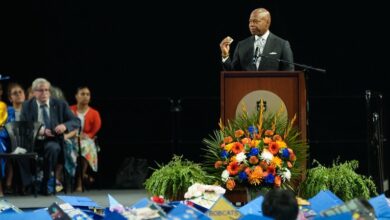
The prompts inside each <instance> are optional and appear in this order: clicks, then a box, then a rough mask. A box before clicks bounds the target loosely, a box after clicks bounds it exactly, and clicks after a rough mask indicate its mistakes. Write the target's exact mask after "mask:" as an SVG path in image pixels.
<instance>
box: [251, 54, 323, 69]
mask: <svg viewBox="0 0 390 220" xmlns="http://www.w3.org/2000/svg"><path fill="white" fill-rule="evenodd" d="M259 57H262V58H264V59H270V60H275V61H278V62H282V63H286V64H289V65H292V66H298V67H301V68H303V69H304V71H306V70H314V71H317V72H320V73H326V70H325V69H320V68H316V67H312V66H309V65H305V64H300V63H294V62H290V61H287V60H283V59H279V58H276V57H271V56H267V55H264V54H258V55H257V56H256V61H257V59H258V58H259ZM254 59H255V58H253V60H254Z"/></svg>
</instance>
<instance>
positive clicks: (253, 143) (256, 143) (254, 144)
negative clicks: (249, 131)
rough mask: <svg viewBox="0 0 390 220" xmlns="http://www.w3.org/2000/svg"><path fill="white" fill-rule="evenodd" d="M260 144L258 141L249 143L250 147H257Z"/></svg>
mask: <svg viewBox="0 0 390 220" xmlns="http://www.w3.org/2000/svg"><path fill="white" fill-rule="evenodd" d="M259 144H260V141H259V140H252V141H251V147H257V145H259Z"/></svg>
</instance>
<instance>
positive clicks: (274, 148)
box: [268, 142, 279, 155]
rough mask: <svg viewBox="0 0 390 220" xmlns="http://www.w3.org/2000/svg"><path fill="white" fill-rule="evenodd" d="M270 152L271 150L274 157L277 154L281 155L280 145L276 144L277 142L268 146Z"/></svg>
mask: <svg viewBox="0 0 390 220" xmlns="http://www.w3.org/2000/svg"><path fill="white" fill-rule="evenodd" d="M268 150H269V152H271V154H273V155H276V154H277V153H279V147H278V145H277V144H276V142H271V143H269V145H268Z"/></svg>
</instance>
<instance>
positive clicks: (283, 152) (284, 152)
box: [282, 148, 290, 158]
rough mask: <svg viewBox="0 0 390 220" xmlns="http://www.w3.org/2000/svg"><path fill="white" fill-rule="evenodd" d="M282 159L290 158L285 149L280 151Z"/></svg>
mask: <svg viewBox="0 0 390 220" xmlns="http://www.w3.org/2000/svg"><path fill="white" fill-rule="evenodd" d="M282 157H284V158H290V152H289V151H288V149H287V148H284V149H283V151H282Z"/></svg>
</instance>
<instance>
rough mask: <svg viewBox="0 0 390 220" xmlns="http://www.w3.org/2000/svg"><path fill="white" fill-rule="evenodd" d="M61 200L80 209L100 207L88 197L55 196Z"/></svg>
mask: <svg viewBox="0 0 390 220" xmlns="http://www.w3.org/2000/svg"><path fill="white" fill-rule="evenodd" d="M57 197H58V198H59V199H61V200H62V201H64V202H66V203H69V204H70V205H72V206H73V207H77V208H80V209H89V208H100V209H101V208H102V207H101V206H100V205H98V204H97V203H96V202H95V201H93V200H92V199H90V198H88V197H82V196H57Z"/></svg>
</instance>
